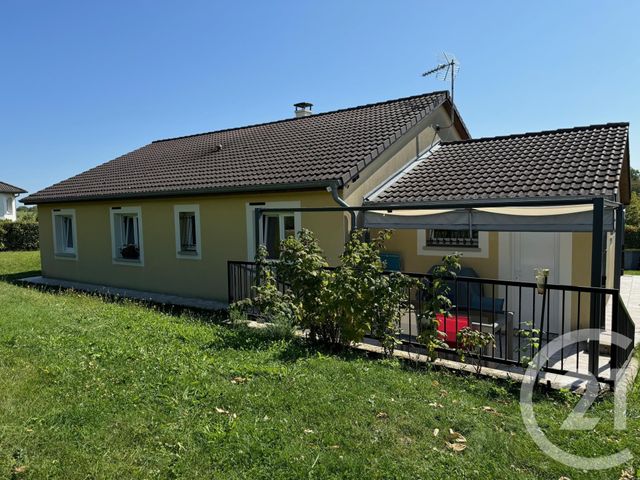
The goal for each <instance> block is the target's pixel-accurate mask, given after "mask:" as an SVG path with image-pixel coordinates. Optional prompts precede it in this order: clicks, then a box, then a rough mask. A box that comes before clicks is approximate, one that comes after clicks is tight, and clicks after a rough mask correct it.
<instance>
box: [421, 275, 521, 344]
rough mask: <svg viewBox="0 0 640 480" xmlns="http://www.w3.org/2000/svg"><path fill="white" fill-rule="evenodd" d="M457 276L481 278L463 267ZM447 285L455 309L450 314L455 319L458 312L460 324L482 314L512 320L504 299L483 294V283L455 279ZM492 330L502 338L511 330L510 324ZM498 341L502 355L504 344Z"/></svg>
mask: <svg viewBox="0 0 640 480" xmlns="http://www.w3.org/2000/svg"><path fill="white" fill-rule="evenodd" d="M437 267H438V265H434V266H433V267H431V268H430V269H429V271H428V272H427V274H429V275H432V274H433V272H434V270H435V269H436V268H437ZM457 275H458V276H459V277H469V278H480V277H479V276H478V274H477V272H476V271H475V270H474V269H473V268H471V267H462V268H461V269H460V271H459V272H458V274H457ZM445 283H446V284H447V286H448V287H449V292H448V293H447V297H448V298H449V300H451V304H452V305H453V307H454V308H453V309H452V310H451V312H450V313H451V314H452V315H453V318H454V319H455V318H456V311H457V312H458V316H457V318H458V322H457V323H458V324H459V323H460V320H463V321H469V318H470V317H474V316H476V315H479V314H480V313H482V315H479V316H480V317H482V316H483V315H493V314H495V316H496V317H497V316H500V315H501V316H503V318H504V319H505V320H504V321H505V322H507V321H508V320H511V318H512V314H511V313H510V312H505V311H504V299H503V298H494V297H492V296H487V295H484V294H483V292H482V283H480V282H469V281H464V280H462V281H458V282H456V281H455V280H453V279H451V280H446V281H445ZM456 307H457V309H456ZM495 321H496V320H495V317H494V318H493V319H492V320H491V322H492V323H493V322H495ZM480 322H482V320H480ZM473 324H474V325H476V326H477V325H478V324H477V321H474V322H473ZM485 327H488V325H487V324H485ZM480 328H482V323H480ZM503 329H504V331H503ZM492 330H493V331H494V333H496V334H497V335H498V336H500V335H502V334H507V332H508V331H509V328H508V324H505V325H503V327H502V328H500V327H498V329H497V330H496V329H495V327H492ZM456 333H457V332H456ZM496 340H498V341H497V343H498V345H497V346H498V351H499V352H500V354H502V342H501V341H500V340H499V339H496ZM507 347H508V348H507V351H508V354H510V353H511V352H509V350H510V348H509V346H508V345H507Z"/></svg>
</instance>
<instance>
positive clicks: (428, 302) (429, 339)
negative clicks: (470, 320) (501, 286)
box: [418, 253, 460, 357]
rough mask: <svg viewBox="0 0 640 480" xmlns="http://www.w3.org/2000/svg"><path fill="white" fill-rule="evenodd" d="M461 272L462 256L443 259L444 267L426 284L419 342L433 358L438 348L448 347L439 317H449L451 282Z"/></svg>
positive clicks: (449, 256) (435, 271)
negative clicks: (440, 328) (440, 327)
mask: <svg viewBox="0 0 640 480" xmlns="http://www.w3.org/2000/svg"><path fill="white" fill-rule="evenodd" d="M459 271H460V254H458V253H455V254H453V255H447V256H445V257H443V258H442V265H438V266H437V267H436V268H434V270H433V276H432V278H431V280H428V281H426V282H425V283H424V285H423V289H424V306H423V310H422V313H421V314H420V316H419V317H418V340H420V342H421V343H422V344H423V345H425V347H426V348H427V355H428V356H429V357H433V356H434V355H435V350H436V348H438V347H446V346H447V345H446V343H445V342H444V340H443V338H444V337H446V334H445V333H444V332H442V331H440V330H439V328H438V327H439V326H440V325H439V324H440V322H439V320H438V315H443V316H445V317H446V316H449V315H450V313H449V311H450V310H451V307H452V304H451V300H450V299H449V297H448V294H449V290H450V289H451V287H449V282H450V281H451V279H454V278H455V277H456V275H457V273H458V272H459Z"/></svg>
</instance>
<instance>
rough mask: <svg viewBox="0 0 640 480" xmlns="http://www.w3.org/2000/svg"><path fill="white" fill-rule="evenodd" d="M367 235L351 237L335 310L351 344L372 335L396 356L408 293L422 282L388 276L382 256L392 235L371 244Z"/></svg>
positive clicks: (336, 276) (337, 279)
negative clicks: (366, 238)
mask: <svg viewBox="0 0 640 480" xmlns="http://www.w3.org/2000/svg"><path fill="white" fill-rule="evenodd" d="M365 236H366V231H364V230H359V231H355V232H353V233H352V234H351V238H350V240H349V242H347V244H346V245H345V249H344V252H343V254H342V255H341V257H340V263H341V265H340V266H339V267H338V268H336V270H335V273H334V282H333V291H334V302H335V304H334V305H333V309H334V311H335V312H336V314H337V315H338V318H339V320H340V321H341V322H340V324H341V328H342V336H343V337H344V340H345V341H347V342H358V341H361V340H362V338H363V337H364V335H366V334H367V333H369V332H371V334H372V335H373V336H374V337H375V338H377V339H378V341H379V342H380V344H381V345H382V347H383V348H384V350H385V352H387V353H390V352H393V350H394V348H395V345H396V343H397V335H396V334H397V333H398V325H399V323H400V319H401V317H402V314H403V312H404V310H406V309H407V308H408V305H407V292H408V291H409V289H410V287H412V286H414V287H417V286H418V285H419V282H418V281H417V280H416V279H413V278H411V277H409V276H407V275H404V274H402V273H400V272H393V273H390V274H385V273H384V263H383V262H382V260H381V258H380V253H381V251H382V249H383V247H384V243H385V241H386V240H388V239H389V238H390V237H391V232H390V231H388V230H383V231H381V232H379V233H378V235H377V236H376V237H375V238H373V239H372V240H371V241H369V242H365V241H364V237H365Z"/></svg>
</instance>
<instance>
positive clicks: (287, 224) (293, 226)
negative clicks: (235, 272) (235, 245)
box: [246, 201, 302, 261]
mask: <svg viewBox="0 0 640 480" xmlns="http://www.w3.org/2000/svg"><path fill="white" fill-rule="evenodd" d="M259 208H260V209H269V208H282V209H288V208H300V202H299V201H288V202H252V203H247V204H246V214H247V217H246V219H247V260H249V261H253V260H254V259H255V255H256V235H257V236H258V240H259V243H261V244H262V245H265V246H266V247H267V251H268V252H269V258H277V257H278V256H279V255H280V242H281V241H282V239H284V238H287V237H289V236H291V235H295V234H296V233H297V232H299V231H300V230H301V229H302V215H301V213H300V212H263V214H262V217H261V218H262V221H261V223H260V227H259V228H258V229H257V232H256V225H255V219H256V216H255V211H256V209H259Z"/></svg>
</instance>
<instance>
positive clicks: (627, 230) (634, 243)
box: [624, 225, 640, 249]
mask: <svg viewBox="0 0 640 480" xmlns="http://www.w3.org/2000/svg"><path fill="white" fill-rule="evenodd" d="M624 247H625V248H626V249H629V248H640V227H639V226H637V225H626V226H625V227H624Z"/></svg>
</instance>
